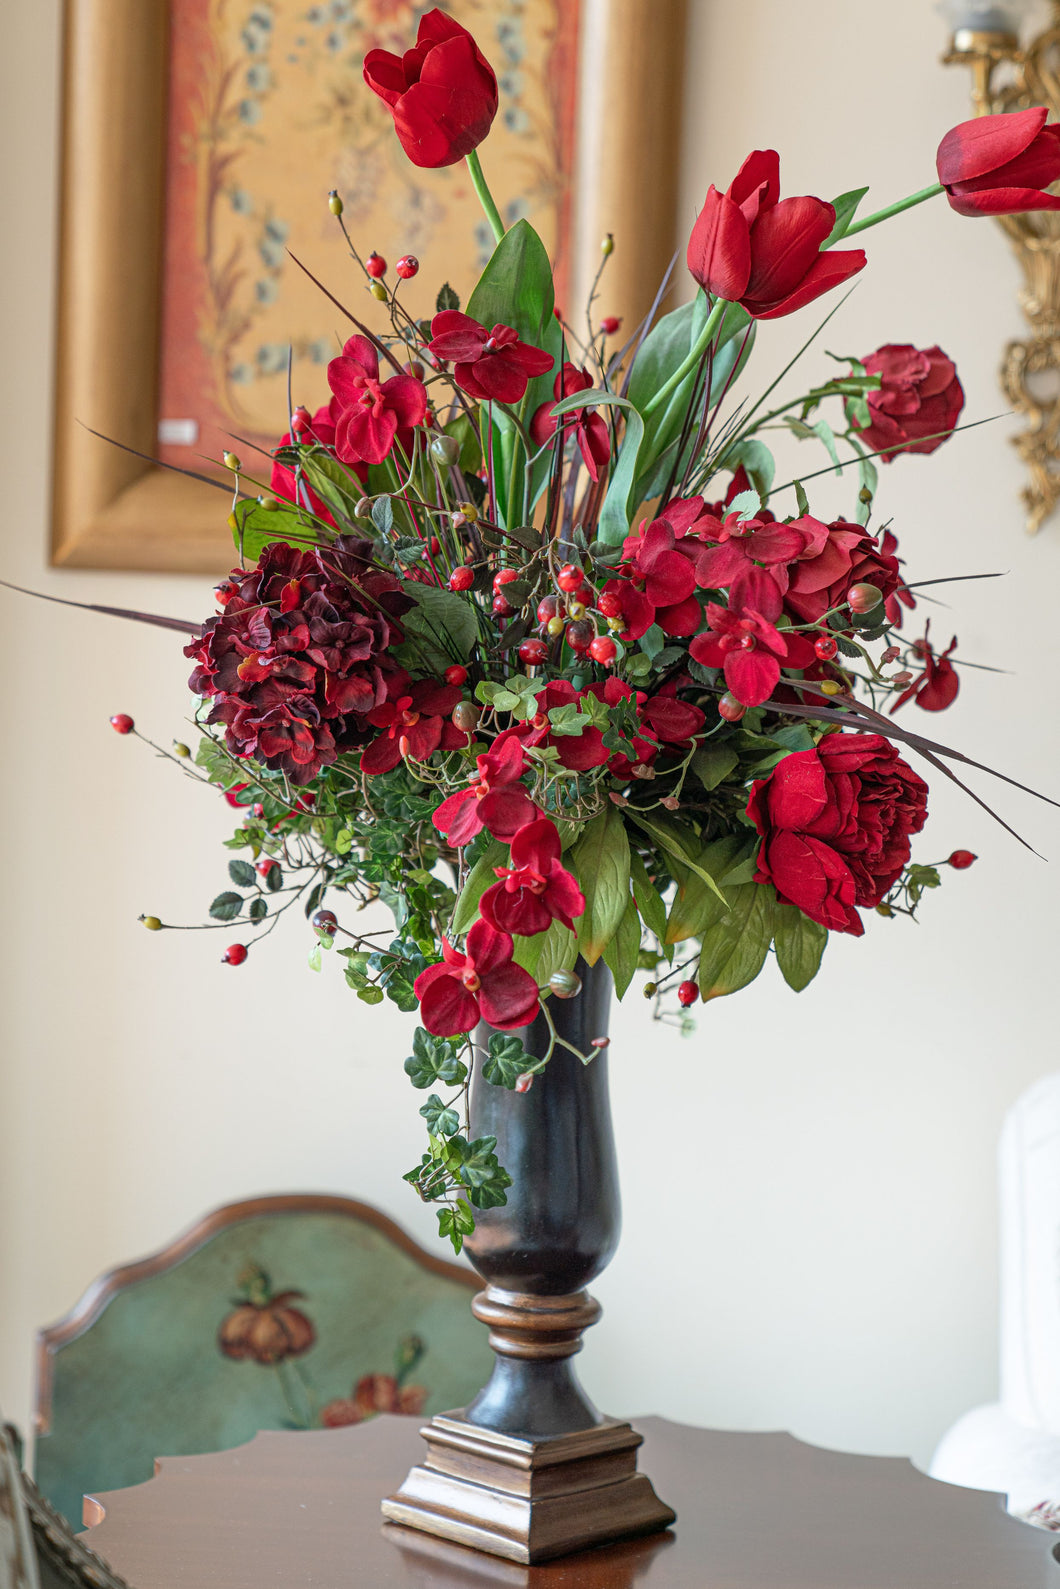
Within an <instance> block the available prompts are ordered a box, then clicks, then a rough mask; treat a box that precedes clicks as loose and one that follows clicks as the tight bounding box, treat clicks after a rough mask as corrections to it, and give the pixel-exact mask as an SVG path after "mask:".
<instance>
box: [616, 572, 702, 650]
mask: <svg viewBox="0 0 1060 1589" xmlns="http://www.w3.org/2000/svg"><path fill="white" fill-rule="evenodd" d="M596 605H597V606H598V607H599V609H600V611H601V612H602V613H603V615H604V617H605V618H621V619H622V623H623V628H622V629H620V630H619V632H618V637H619V639H620V640H625V641H627V642H628V641H631V640H639V639H640V637H641V635H642V634H647V632H648V630H649V629H650V628H651V626H652V624H653V623H654V622H655V608H654V607H653V606H652V604H651V602H650V601H649V600H648V597H647V596H646V595H645V593H644V591H642V590H638V589H637V587H636V585H634V584H633V582H632V581H631V580H628V579H609V580H608V581H607V584H606V585H605V586H604V588H603V590H602V591H601V592H600V595H599V598H598V600H597V603H596ZM696 610H697V616H698V606H697V609H696Z"/></svg>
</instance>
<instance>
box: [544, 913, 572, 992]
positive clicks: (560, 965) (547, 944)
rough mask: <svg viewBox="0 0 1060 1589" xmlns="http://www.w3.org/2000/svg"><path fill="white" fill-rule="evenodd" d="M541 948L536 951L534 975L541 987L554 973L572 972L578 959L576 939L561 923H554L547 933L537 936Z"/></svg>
mask: <svg viewBox="0 0 1060 1589" xmlns="http://www.w3.org/2000/svg"><path fill="white" fill-rule="evenodd" d="M538 936H539V938H540V940H541V948H540V950H539V951H538V956H537V967H536V971H535V975H536V977H537V980H538V983H539V985H540V986H541V987H544V986H546V984H547V983H548V979H549V977H551V976H552V975H553V973H554V972H556V971H572V970H573V969H574V962H575V961H576V960H577V958H578V938H577V935H576V934H575V933H573V932H571V930H570V928H569V927H565V926H564V925H563V923H562V922H561V921H554V922H553V923H552V925H551V927H549V928H548V929H547V931H545V932H543V933H539V934H538Z"/></svg>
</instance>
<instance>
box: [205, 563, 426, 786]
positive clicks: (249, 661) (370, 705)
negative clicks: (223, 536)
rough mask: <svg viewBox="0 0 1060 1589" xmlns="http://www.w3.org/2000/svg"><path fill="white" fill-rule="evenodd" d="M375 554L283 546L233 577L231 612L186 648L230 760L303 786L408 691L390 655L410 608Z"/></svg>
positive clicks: (366, 734) (359, 741)
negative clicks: (243, 760)
mask: <svg viewBox="0 0 1060 1589" xmlns="http://www.w3.org/2000/svg"><path fill="white" fill-rule="evenodd" d="M370 553H371V543H370V542H369V541H361V540H355V539H353V538H352V537H349V536H342V537H340V538H339V539H338V540H337V541H336V542H335V543H334V545H333V546H330V547H321V548H314V549H313V550H310V551H301V550H299V549H298V548H297V547H293V546H288V545H286V544H285V543H284V542H282V541H277V542H273V544H272V545H270V546H267V547H266V548H265V549H264V551H263V552H262V554H261V557H260V559H259V561H258V566H257V567H256V568H253V569H241V568H236V569H233V571H232V573H231V575H230V576H229V585H230V587H233V588H232V593H231V595H229V597H228V600H227V603H226V606H225V609H224V611H223V612H222V613H219V614H218V615H217V616H216V617H214V618H210V619H208V620H207V621H206V623H204V624H203V626H202V631H201V634H200V635H199V637H198V638H197V639H196V640H193V641H192V642H191V644H190V645H188V646H186V647H185V648H184V654H185V656H188V657H192V658H193V659H194V661H195V664H196V666H195V670H194V672H193V673H192V675H191V678H190V680H189V681H188V682H189V685H190V688H191V689H192V690H193V691H194V693H195V694H196V695H205V696H209V697H212V698H213V701H214V705H213V709H212V711H211V712H210V715H209V717H208V718H207V722H209V723H223V724H224V727H225V740H226V743H227V745H228V748H229V750H230V751H231V752H232V753H233V755H236V756H251V757H253V758H254V759H255V760H256V761H260V762H263V763H264V765H265V766H266V767H269V768H270V769H272V770H273V771H282V772H285V773H286V774H287V776H288V777H289V778H290V779H291V781H292V782H293V783H296V784H305V783H310V782H312V780H313V779H314V778H315V777H316V775H317V773H318V772H319V771H320V769H321V767H326V766H328V765H329V764H330V763H331V762H333V761H334V760H335V758H336V756H338V755H339V754H340V753H341V752H343V751H346V750H353V749H356V748H358V747H359V746H361V745H363V744H364V743H365V741H366V740H368V739H370V738H371V737H373V735H374V733H375V729H374V728H373V727H372V726H371V725H370V724H369V723H368V720H367V719H368V714H369V713H370V712H372V711H373V710H374V709H375V708H376V707H378V706H381V705H382V704H383V702H384V701H386V700H387V699H388V697H389V696H390V695H391V694H392V693H395V692H396V691H397V690H399V689H400V687H401V686H402V685H403V684H404V683H405V682H406V680H407V675H406V674H405V673H404V671H403V670H402V669H401V668H400V667H399V665H398V664H397V663H396V662H395V661H394V660H393V659H392V658H391V657H390V656H389V655H388V654H387V653H388V651H389V649H390V647H392V646H394V645H396V644H398V643H399V642H400V640H401V629H400V626H399V624H398V623H397V622H396V620H397V618H398V617H400V615H401V613H402V612H404V611H405V610H406V609H407V607H408V605H409V602H408V598H407V597H406V596H404V595H403V594H402V592H401V587H400V584H399V582H398V581H397V580H396V579H395V578H394V576H393V575H392V574H389V573H387V572H385V571H384V570H382V569H378V568H374V567H373V566H372V565H371V563H370V561H369V557H370Z"/></svg>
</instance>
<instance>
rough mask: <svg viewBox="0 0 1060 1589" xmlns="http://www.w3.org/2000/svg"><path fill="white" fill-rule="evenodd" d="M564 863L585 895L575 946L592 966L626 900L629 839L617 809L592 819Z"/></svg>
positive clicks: (612, 932)
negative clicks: (583, 910) (576, 945)
mask: <svg viewBox="0 0 1060 1589" xmlns="http://www.w3.org/2000/svg"><path fill="white" fill-rule="evenodd" d="M568 864H569V866H570V867H571V869H572V870H573V871H574V873H575V875H576V876H577V878H578V882H579V884H580V885H581V890H582V893H583V894H584V895H585V914H584V915H582V916H580V917H579V918H578V947H579V949H580V950H581V953H582V954H583V955H584V957H585V960H586V962H587V964H588V965H591V966H592V965H595V964H596V962H597V961H598V960H599V958H600V956H601V955H602V954H603V952H604V949H605V948H606V946H607V944H608V943H609V942H610V941H611V939H612V938H613V937H614V935H615V933H616V932H617V931H618V927H619V923H620V922H621V920H622V916H623V913H624V911H625V909H626V900H627V899H628V898H629V840H628V839H627V837H626V828H625V824H624V822H623V821H622V817H621V814H620V813H619V810H618V807H617V806H613V805H608V806H607V808H606V810H604V811H601V813H600V815H599V816H597V817H594V818H593V820H592V821H591V822H590V823H589V824H588V826H587V827H586V829H585V832H584V833H583V834H582V836H581V838H580V839H579V840H578V843H577V844H576V845H575V846H574V848H573V849H572V850H571V852H570V857H569V862H568Z"/></svg>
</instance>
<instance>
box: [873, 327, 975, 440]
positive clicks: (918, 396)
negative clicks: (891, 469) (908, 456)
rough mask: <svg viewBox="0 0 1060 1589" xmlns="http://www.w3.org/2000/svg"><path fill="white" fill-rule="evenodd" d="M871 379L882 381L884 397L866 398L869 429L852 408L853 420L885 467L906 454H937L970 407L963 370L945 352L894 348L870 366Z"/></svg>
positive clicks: (881, 350)
mask: <svg viewBox="0 0 1060 1589" xmlns="http://www.w3.org/2000/svg"><path fill="white" fill-rule="evenodd" d="M864 365H865V369H866V371H867V373H868V374H869V375H879V376H880V377H881V378H882V385H881V386H880V388H879V390H878V391H875V392H866V394H865V396H866V399H867V400H868V405H869V414H870V416H871V418H870V422H869V424H868V425H866V426H865V427H864V429H861V428H860V427H859V426H858V425H857V422H856V421H855V418H854V413H853V409H852V407H851V404H850V403H848V404H847V418H848V420H849V421H850V423H851V425H852V426H853V427H854V429H855V430H858V431H859V434H860V435H861V436H862V438H863V439H864V440H865V441H867V442H868V444H869V446H870V447H872V448H874V449H875V450H877V451H879V452H880V453H882V455H883V460H884V462H885V463H890V461H891V459H892V458H894V457H896V456H897V454H898V453H900V452H924V453H927V452H934V451H935V449H936V447H941V446H942V443H943V442H944V441H945V440H946V438H947V436H948V435H949V434H950V432H951V431H952V430H953V427H954V426H955V425H956V423H957V420H958V418H959V416H960V412H961V409H962V408H963V407H964V387H963V386H962V385H961V383H960V381H959V380H958V379H957V367H956V365H955V364H954V362H953V360H952V359H949V358H947V357H946V355H945V353H943V351H942V349H941V348H914V347H913V346H912V344H911V343H909V342H901V343H896V342H889V343H888V344H887V346H886V347H883V348H877V350H876V352H875V353H870V354H869V356H868V358H867V359H865V360H864Z"/></svg>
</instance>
